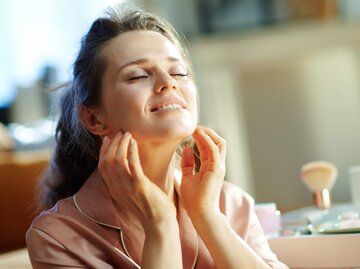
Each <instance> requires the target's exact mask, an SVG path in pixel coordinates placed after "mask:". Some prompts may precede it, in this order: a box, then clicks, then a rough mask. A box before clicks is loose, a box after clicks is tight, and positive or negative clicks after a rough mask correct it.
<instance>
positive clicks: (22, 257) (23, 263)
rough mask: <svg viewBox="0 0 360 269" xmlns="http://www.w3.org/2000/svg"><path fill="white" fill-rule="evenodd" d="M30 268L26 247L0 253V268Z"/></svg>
mask: <svg viewBox="0 0 360 269" xmlns="http://www.w3.org/2000/svg"><path fill="white" fill-rule="evenodd" d="M10 268H11V269H31V268H32V266H31V263H30V259H29V255H28V252H27V250H26V248H22V249H18V250H15V251H11V252H8V253H4V254H0V269H10Z"/></svg>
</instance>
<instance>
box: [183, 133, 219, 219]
mask: <svg viewBox="0 0 360 269" xmlns="http://www.w3.org/2000/svg"><path fill="white" fill-rule="evenodd" d="M193 138H194V140H195V143H196V145H197V147H198V149H199V153H200V162H201V165H200V169H199V172H195V171H194V169H195V160H194V155H193V154H194V153H193V150H192V149H191V148H185V149H184V151H183V155H182V159H181V169H182V181H181V185H180V197H181V200H182V203H183V205H184V207H185V209H186V210H187V212H188V214H189V216H190V218H193V217H195V216H201V215H203V214H208V213H218V212H219V198H220V191H221V187H222V183H223V180H224V176H225V155H226V141H225V140H224V139H223V138H221V137H220V136H219V135H218V134H216V133H215V132H214V131H212V130H211V129H208V128H204V127H198V128H197V129H196V130H195V132H194V134H193Z"/></svg>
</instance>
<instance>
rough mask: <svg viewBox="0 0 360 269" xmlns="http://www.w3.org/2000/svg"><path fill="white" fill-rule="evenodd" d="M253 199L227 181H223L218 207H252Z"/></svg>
mask: <svg viewBox="0 0 360 269" xmlns="http://www.w3.org/2000/svg"><path fill="white" fill-rule="evenodd" d="M253 205H254V199H253V197H252V196H251V195H250V194H248V193H247V192H246V191H244V190H242V189H241V188H240V187H239V186H237V185H236V184H234V183H231V182H229V181H224V183H223V186H222V189H221V196H220V207H223V208H226V207H245V208H248V207H253Z"/></svg>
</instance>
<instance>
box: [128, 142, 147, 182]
mask: <svg viewBox="0 0 360 269" xmlns="http://www.w3.org/2000/svg"><path fill="white" fill-rule="evenodd" d="M127 160H128V165H129V170H130V173H131V175H132V176H133V178H134V180H135V181H138V180H141V178H142V177H143V176H144V172H143V170H142V167H141V163H140V158H139V149H138V146H137V142H136V140H135V139H134V138H131V139H130V143H129V147H128V155H127Z"/></svg>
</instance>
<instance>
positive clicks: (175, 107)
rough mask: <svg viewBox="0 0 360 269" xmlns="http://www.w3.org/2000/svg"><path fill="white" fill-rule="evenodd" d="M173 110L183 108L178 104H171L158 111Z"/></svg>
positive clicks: (161, 107)
mask: <svg viewBox="0 0 360 269" xmlns="http://www.w3.org/2000/svg"><path fill="white" fill-rule="evenodd" d="M171 109H182V106H181V105H178V104H169V105H164V106H160V107H159V108H158V110H171Z"/></svg>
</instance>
